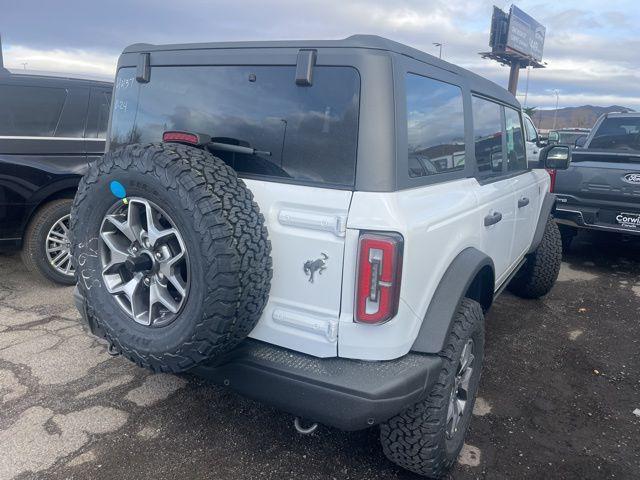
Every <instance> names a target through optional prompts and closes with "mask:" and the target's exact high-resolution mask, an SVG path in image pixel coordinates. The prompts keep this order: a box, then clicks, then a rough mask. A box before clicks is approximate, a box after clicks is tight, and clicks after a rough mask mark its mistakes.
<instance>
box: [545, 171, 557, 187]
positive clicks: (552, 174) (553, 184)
mask: <svg viewBox="0 0 640 480" xmlns="http://www.w3.org/2000/svg"><path fill="white" fill-rule="evenodd" d="M547 172H549V176H550V177H551V185H550V186H549V191H550V192H551V193H553V191H554V190H555V189H556V174H557V173H558V171H557V170H555V169H550V168H549V169H547Z"/></svg>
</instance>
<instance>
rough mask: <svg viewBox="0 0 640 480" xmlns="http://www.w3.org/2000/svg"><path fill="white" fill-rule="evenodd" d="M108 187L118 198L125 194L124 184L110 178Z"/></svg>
mask: <svg viewBox="0 0 640 480" xmlns="http://www.w3.org/2000/svg"><path fill="white" fill-rule="evenodd" d="M109 188H110V189H111V193H113V194H114V195H115V196H116V197H118V198H124V197H126V196H127V191H126V190H125V188H124V185H122V184H121V183H120V182H118V181H117V180H112V181H111V183H110V184H109Z"/></svg>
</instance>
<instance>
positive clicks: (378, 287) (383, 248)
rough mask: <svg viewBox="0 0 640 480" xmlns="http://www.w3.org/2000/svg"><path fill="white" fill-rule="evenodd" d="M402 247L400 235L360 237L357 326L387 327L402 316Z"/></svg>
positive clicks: (365, 234)
mask: <svg viewBox="0 0 640 480" xmlns="http://www.w3.org/2000/svg"><path fill="white" fill-rule="evenodd" d="M402 247H403V241H402V236H401V235H400V234H398V233H387V234H374V233H364V234H362V235H360V245H359V250H358V277H357V279H358V285H357V293H356V316H355V320H356V322H361V323H372V324H376V323H383V322H386V321H387V320H391V319H392V318H393V317H394V316H395V315H396V313H398V302H399V301H400V278H401V276H402Z"/></svg>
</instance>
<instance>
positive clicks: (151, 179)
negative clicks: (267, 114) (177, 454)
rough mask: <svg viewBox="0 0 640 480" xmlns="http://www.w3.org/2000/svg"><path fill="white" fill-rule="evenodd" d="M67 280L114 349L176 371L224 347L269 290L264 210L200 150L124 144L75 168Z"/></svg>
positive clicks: (238, 335)
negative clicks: (84, 168) (82, 170)
mask: <svg viewBox="0 0 640 480" xmlns="http://www.w3.org/2000/svg"><path fill="white" fill-rule="evenodd" d="M71 219H72V222H71V227H72V252H73V258H74V261H75V265H76V271H77V278H78V288H79V291H80V293H81V295H82V296H83V297H84V299H85V302H86V306H87V308H86V311H87V314H88V315H89V316H90V317H91V321H92V322H93V323H94V325H96V326H97V327H98V330H99V331H101V332H103V333H104V336H105V338H106V339H107V341H108V342H109V343H110V344H111V345H112V346H113V348H114V349H115V350H116V351H119V352H120V353H122V354H123V355H124V356H126V357H127V358H129V359H130V360H132V361H134V362H135V363H137V364H138V365H140V366H143V367H146V368H150V369H152V370H154V371H164V372H182V371H185V370H188V369H190V368H192V367H194V366H195V365H197V364H200V363H202V362H204V361H206V360H209V359H212V358H214V357H216V356H219V355H221V354H222V353H224V352H226V351H228V350H230V349H231V348H233V347H234V346H235V345H237V344H238V343H239V342H240V341H241V340H242V339H244V338H245V337H246V336H247V335H248V334H249V332H250V331H251V330H252V329H253V327H254V326H255V324H256V323H257V321H258V319H259V318H260V315H261V313H262V310H263V309H264V306H265V305H266V302H267V299H268V293H269V288H270V281H271V257H270V251H271V246H270V243H269V240H268V238H267V231H266V227H265V225H264V218H263V216H262V215H261V214H260V212H259V209H258V205H257V204H256V203H255V202H254V201H253V196H252V194H251V192H250V191H249V190H248V189H247V187H246V186H245V184H244V182H242V181H241V180H239V179H238V177H237V176H236V174H235V172H234V171H233V170H232V169H231V168H230V167H228V166H227V165H226V164H225V163H224V162H223V161H222V160H220V159H219V158H217V157H214V156H213V155H211V154H210V153H208V152H205V151H202V150H199V149H196V148H192V147H187V146H184V145H178V144H144V145H140V144H134V145H128V146H126V147H123V148H121V149H118V150H116V151H113V152H109V153H107V154H106V155H105V156H104V157H103V158H102V159H101V160H99V161H97V162H95V163H93V164H92V165H91V166H90V168H89V171H88V172H87V174H86V175H85V177H83V179H82V181H81V182H80V186H79V188H78V193H77V195H76V198H75V200H74V204H73V209H72V213H71Z"/></svg>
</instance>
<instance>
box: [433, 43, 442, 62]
mask: <svg viewBox="0 0 640 480" xmlns="http://www.w3.org/2000/svg"><path fill="white" fill-rule="evenodd" d="M433 46H434V47H438V48H439V49H440V53H438V58H439V59H442V43H440V42H433Z"/></svg>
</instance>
